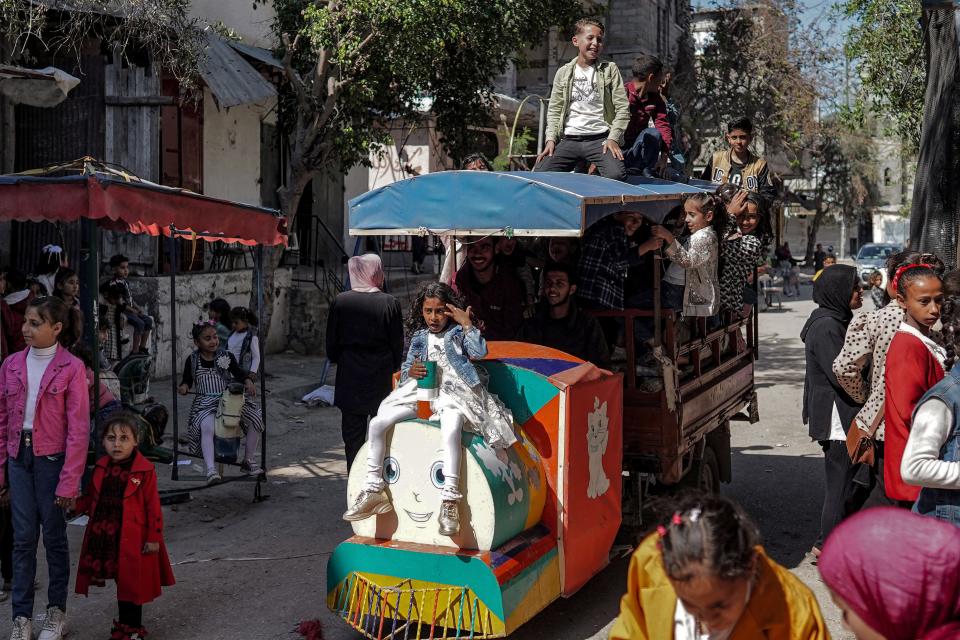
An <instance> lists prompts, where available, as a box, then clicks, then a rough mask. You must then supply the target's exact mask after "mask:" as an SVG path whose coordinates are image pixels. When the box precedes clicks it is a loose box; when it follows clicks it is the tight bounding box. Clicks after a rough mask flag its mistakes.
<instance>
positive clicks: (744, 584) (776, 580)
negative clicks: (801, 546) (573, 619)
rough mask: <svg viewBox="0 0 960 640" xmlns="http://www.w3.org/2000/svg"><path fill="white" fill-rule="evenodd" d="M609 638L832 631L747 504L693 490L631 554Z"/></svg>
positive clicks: (799, 636)
mask: <svg viewBox="0 0 960 640" xmlns="http://www.w3.org/2000/svg"><path fill="white" fill-rule="evenodd" d="M610 638H611V640H671V639H672V640H756V639H766V640H821V639H829V638H830V634H829V633H828V632H827V627H826V624H825V623H824V621H823V616H822V615H821V613H820V607H819V605H818V604H817V601H816V599H815V598H814V596H813V593H811V591H810V589H808V588H807V587H806V586H805V585H804V584H803V583H801V582H800V580H799V579H798V578H797V577H796V576H794V575H793V574H792V573H790V572H789V571H788V570H787V569H785V568H783V567H781V566H780V565H778V564H777V563H776V562H774V561H773V560H771V559H770V558H769V557H767V555H766V554H765V553H764V551H763V547H761V546H759V534H758V532H757V529H756V527H755V526H754V524H753V523H752V522H751V521H750V519H749V517H748V516H747V515H746V514H745V513H744V512H743V510H742V509H741V508H740V507H739V506H737V505H735V504H734V503H733V502H731V501H730V500H727V499H726V498H722V497H720V496H707V495H693V496H690V497H688V498H684V499H682V500H681V501H680V503H679V504H678V505H677V511H676V512H675V513H674V514H673V516H672V517H671V518H670V519H669V520H668V521H667V522H664V523H663V524H661V525H660V526H659V527H657V532H656V533H653V534H651V535H650V536H648V537H647V538H646V539H645V540H644V541H643V543H642V544H641V545H640V547H639V548H638V549H637V551H636V552H635V553H634V554H633V558H632V559H631V561H630V572H629V574H628V577H627V593H626V595H624V596H623V598H622V599H621V601H620V616H619V617H618V618H617V620H616V622H615V623H614V625H613V628H612V629H611V631H610Z"/></svg>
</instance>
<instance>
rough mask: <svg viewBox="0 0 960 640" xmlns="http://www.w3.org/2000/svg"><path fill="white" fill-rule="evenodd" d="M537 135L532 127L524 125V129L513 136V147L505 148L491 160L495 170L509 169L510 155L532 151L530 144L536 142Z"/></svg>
mask: <svg viewBox="0 0 960 640" xmlns="http://www.w3.org/2000/svg"><path fill="white" fill-rule="evenodd" d="M536 141H537V136H536V134H535V133H533V132H532V131H530V129H528V128H526V127H524V128H523V131H521V132H520V133H518V134H517V135H516V136H514V138H513V144H512V145H511V148H510V149H509V150H508V149H504V150H503V151H501V152H500V155H498V156H497V157H496V158H494V159H493V160H492V161H491V164H492V165H493V169H494V171H507V170H509V169H510V168H511V167H510V158H509V156H510V155H515V156H516V155H523V154H527V153H530V144H531V143H536Z"/></svg>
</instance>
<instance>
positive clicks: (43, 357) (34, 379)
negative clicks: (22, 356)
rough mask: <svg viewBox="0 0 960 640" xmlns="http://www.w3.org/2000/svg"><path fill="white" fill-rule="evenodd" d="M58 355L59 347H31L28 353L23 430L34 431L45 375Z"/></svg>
mask: <svg viewBox="0 0 960 640" xmlns="http://www.w3.org/2000/svg"><path fill="white" fill-rule="evenodd" d="M55 355H57V345H56V344H54V345H53V346H50V347H44V348H42V349H39V348H37V347H30V350H29V351H27V404H26V406H25V407H24V409H23V430H24V431H33V419H34V418H35V417H36V415H37V400H38V395H39V391H40V383H41V382H43V374H44V373H46V372H47V367H49V366H50V363H51V362H53V357H54V356H55Z"/></svg>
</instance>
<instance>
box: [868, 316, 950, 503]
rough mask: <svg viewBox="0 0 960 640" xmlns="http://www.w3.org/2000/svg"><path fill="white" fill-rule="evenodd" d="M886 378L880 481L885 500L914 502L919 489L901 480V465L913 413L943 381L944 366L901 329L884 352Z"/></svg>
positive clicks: (921, 344) (915, 338) (922, 345)
mask: <svg viewBox="0 0 960 640" xmlns="http://www.w3.org/2000/svg"><path fill="white" fill-rule="evenodd" d="M885 376H886V378H885V381H884V385H885V387H886V392H887V395H886V401H885V402H884V406H883V417H884V421H885V424H886V427H885V429H886V432H885V436H884V452H883V456H884V457H883V480H884V484H885V486H886V491H887V497H888V498H891V499H893V500H907V501H911V502H913V501H916V499H917V497H918V496H919V495H920V487H915V486H912V485H909V484H907V483H905V482H904V481H903V478H902V477H901V476H900V462H901V461H902V460H903V450H904V448H906V446H907V437H908V436H909V435H910V422H911V419H912V416H913V410H914V409H916V408H917V403H918V402H919V401H920V398H922V397H923V394H925V393H926V392H927V391H928V390H929V389H930V388H931V387H933V385H935V384H937V383H938V382H940V380H942V379H943V365H941V364H940V362H939V361H937V359H936V358H935V357H933V354H932V353H930V350H929V349H928V348H927V347H926V346H925V345H924V344H923V342H921V341H920V339H919V338H917V337H916V336H914V335H911V334H909V333H907V332H905V331H902V330H901V331H898V332H897V334H896V335H895V336H894V337H893V342H891V343H890V349H889V350H888V351H887V367H886V373H885Z"/></svg>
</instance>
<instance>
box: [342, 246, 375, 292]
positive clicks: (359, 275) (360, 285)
mask: <svg viewBox="0 0 960 640" xmlns="http://www.w3.org/2000/svg"><path fill="white" fill-rule="evenodd" d="M347 273H348V274H350V290H351V291H359V292H360V293H373V292H374V291H380V287H382V286H383V263H382V262H380V256H378V255H377V254H375V253H365V254H363V255H362V256H353V257H352V258H350V259H349V260H348V261H347Z"/></svg>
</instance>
